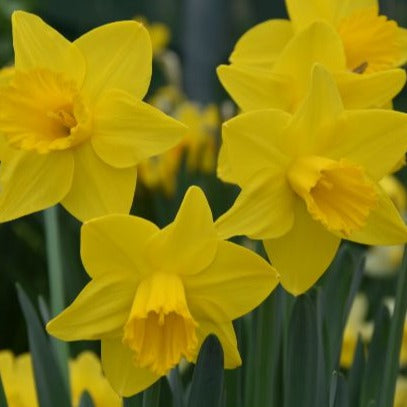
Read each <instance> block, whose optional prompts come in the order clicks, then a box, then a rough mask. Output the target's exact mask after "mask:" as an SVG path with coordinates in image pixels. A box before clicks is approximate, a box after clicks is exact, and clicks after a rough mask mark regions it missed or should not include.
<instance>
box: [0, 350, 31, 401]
mask: <svg viewBox="0 0 407 407" xmlns="http://www.w3.org/2000/svg"><path fill="white" fill-rule="evenodd" d="M0 376H1V381H2V383H3V388H4V392H5V394H6V399H7V403H8V407H36V406H38V402H37V392H36V389H35V382H34V375H33V369H32V363H31V356H30V355H29V354H23V355H20V356H18V357H14V355H13V354H12V353H11V352H10V351H5V350H4V351H1V352H0Z"/></svg>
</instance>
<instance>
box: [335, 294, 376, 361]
mask: <svg viewBox="0 0 407 407" xmlns="http://www.w3.org/2000/svg"><path fill="white" fill-rule="evenodd" d="M367 307H368V302H367V298H366V297H365V296H364V295H363V294H358V295H357V296H356V298H355V300H354V302H353V304H352V309H351V311H350V314H349V318H348V322H347V324H346V328H345V331H344V333H343V342H342V352H341V359H340V364H341V366H342V367H345V368H349V367H350V366H351V365H352V362H353V358H354V353H355V348H356V344H357V341H358V338H359V336H360V337H361V338H362V340H363V342H364V343H367V342H369V341H370V339H371V337H372V333H373V324H372V323H371V322H366V320H365V318H366V315H367Z"/></svg>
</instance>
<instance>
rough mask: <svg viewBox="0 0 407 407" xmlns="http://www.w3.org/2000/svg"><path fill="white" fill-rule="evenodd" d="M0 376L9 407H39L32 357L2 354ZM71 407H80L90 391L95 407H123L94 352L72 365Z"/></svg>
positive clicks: (85, 353) (72, 360)
mask: <svg viewBox="0 0 407 407" xmlns="http://www.w3.org/2000/svg"><path fill="white" fill-rule="evenodd" d="M0 376H1V380H2V383H3V386H4V390H5V393H6V398H7V402H8V406H9V407H36V406H38V401H37V393H36V387H35V382H34V374H33V367H32V361H31V355H30V354H28V353H26V354H22V355H19V356H14V355H13V354H12V353H11V352H9V351H1V352H0ZM69 376H70V384H71V395H72V403H73V406H74V407H78V406H79V401H80V397H81V395H82V393H83V392H84V391H87V392H88V393H89V394H90V396H91V397H92V400H93V402H94V405H95V407H120V406H121V405H122V403H121V399H120V397H119V396H118V395H117V394H116V393H115V392H114V391H113V389H112V388H111V387H110V385H109V383H108V381H107V380H106V378H105V377H104V376H103V374H102V369H101V365H100V361H99V358H98V357H97V356H96V355H94V354H93V353H92V352H82V353H81V354H80V355H78V357H77V358H76V359H71V360H70V361H69Z"/></svg>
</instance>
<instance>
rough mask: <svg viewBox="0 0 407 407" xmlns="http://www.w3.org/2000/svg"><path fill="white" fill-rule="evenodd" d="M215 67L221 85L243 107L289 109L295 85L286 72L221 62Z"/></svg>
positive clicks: (248, 108) (245, 109) (252, 108)
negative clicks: (280, 72)
mask: <svg viewBox="0 0 407 407" xmlns="http://www.w3.org/2000/svg"><path fill="white" fill-rule="evenodd" d="M216 71H217V73H218V76H219V79H220V81H221V83H222V85H223V87H224V88H225V89H226V90H227V91H228V92H229V94H230V95H231V96H232V98H233V100H234V101H235V102H236V103H237V104H238V106H239V107H240V108H241V109H242V110H243V111H249V110H259V109H271V108H274V109H281V110H286V111H290V110H292V104H293V99H294V94H295V88H294V86H293V84H292V80H291V78H290V77H289V76H287V75H282V74H275V73H273V72H270V71H266V70H260V69H256V68H252V67H249V68H248V67H245V66H243V67H241V66H240V65H238V64H236V65H221V66H219V67H218V69H217V70H216Z"/></svg>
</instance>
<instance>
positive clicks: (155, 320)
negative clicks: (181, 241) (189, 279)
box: [123, 273, 198, 375]
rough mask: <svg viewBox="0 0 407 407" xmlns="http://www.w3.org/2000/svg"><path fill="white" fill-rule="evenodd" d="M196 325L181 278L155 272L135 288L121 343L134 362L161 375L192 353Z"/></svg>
mask: <svg viewBox="0 0 407 407" xmlns="http://www.w3.org/2000/svg"><path fill="white" fill-rule="evenodd" d="M196 326H197V323H196V322H195V321H194V319H193V317H192V316H191V314H190V312H189V309H188V305H187V302H186V298H185V291H184V286H183V283H182V281H181V279H180V278H179V277H178V276H177V275H174V274H169V273H168V274H167V273H155V274H153V275H152V276H151V277H150V278H148V279H145V280H143V281H142V282H141V283H140V285H139V286H138V288H137V292H136V296H135V298H134V302H133V305H132V309H131V312H130V316H129V319H128V320H127V323H126V325H125V327H124V336H123V343H124V344H126V345H127V346H128V347H129V348H130V349H131V350H133V351H134V353H135V356H134V360H135V362H136V363H137V365H139V366H141V367H148V368H149V369H151V370H152V371H153V372H154V373H156V374H158V375H164V374H165V373H166V372H167V371H168V370H170V369H171V368H172V367H173V366H175V365H176V364H177V363H178V362H179V361H180V359H181V358H182V357H185V358H187V359H189V360H191V359H192V357H193V356H194V352H195V350H196V347H197V344H198V339H197V336H196Z"/></svg>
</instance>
